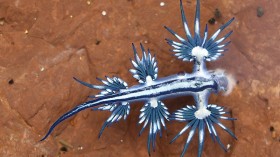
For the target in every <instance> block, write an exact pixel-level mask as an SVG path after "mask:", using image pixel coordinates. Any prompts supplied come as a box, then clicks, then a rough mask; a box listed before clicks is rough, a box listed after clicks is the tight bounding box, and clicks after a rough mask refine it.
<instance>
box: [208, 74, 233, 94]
mask: <svg viewBox="0 0 280 157" xmlns="http://www.w3.org/2000/svg"><path fill="white" fill-rule="evenodd" d="M212 78H213V79H214V80H215V82H216V83H217V84H218V91H223V92H224V95H229V94H230V93H231V91H232V90H233V88H234V86H235V85H236V81H235V79H234V78H233V76H232V75H230V74H226V73H225V72H224V70H222V69H217V70H215V71H214V72H213V73H212Z"/></svg>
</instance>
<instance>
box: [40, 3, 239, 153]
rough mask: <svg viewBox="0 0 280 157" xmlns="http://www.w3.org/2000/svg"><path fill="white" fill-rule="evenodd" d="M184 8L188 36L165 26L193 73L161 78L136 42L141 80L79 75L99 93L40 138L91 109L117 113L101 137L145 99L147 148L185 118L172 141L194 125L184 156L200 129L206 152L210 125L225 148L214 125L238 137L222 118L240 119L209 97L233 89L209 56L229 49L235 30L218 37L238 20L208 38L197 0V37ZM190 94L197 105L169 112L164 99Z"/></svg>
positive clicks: (137, 74) (142, 116) (135, 73)
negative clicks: (129, 81)
mask: <svg viewBox="0 0 280 157" xmlns="http://www.w3.org/2000/svg"><path fill="white" fill-rule="evenodd" d="M180 10H181V17H182V23H183V27H184V30H185V33H186V38H182V37H181V36H179V35H178V34H177V33H175V32H174V31H173V30H171V29H170V28H168V27H165V28H166V29H167V30H168V31H169V32H170V33H171V34H173V35H174V36H175V37H176V38H177V39H178V41H173V40H171V39H166V40H167V43H168V44H169V45H170V46H171V47H172V48H173V50H172V51H173V52H174V54H175V56H177V57H178V58H179V59H182V60H183V61H190V62H193V63H194V67H193V72H192V73H190V74H188V73H178V74H175V75H171V76H168V77H164V78H158V66H157V61H156V58H155V56H152V55H151V52H150V50H149V49H148V50H146V49H145V48H144V46H143V45H142V44H140V48H141V51H142V57H139V55H138V52H137V50H136V48H135V46H134V45H133V44H132V48H133V52H134V60H132V61H131V62H132V66H133V69H130V72H131V73H132V75H133V77H134V78H135V79H137V80H138V82H139V84H138V85H135V86H131V87H129V86H128V85H127V83H126V82H125V81H123V80H122V79H121V78H118V77H106V79H105V80H102V79H98V80H99V81H101V82H102V83H103V85H93V84H90V83H86V82H83V81H81V80H79V79H77V78H74V79H75V80H76V81H77V82H79V83H81V84H82V85H85V86H87V87H89V88H92V89H97V90H101V92H100V94H98V95H95V96H92V97H91V98H92V100H89V101H87V102H85V103H82V104H80V105H78V106H77V107H75V108H73V109H72V110H70V111H68V112H67V113H65V114H64V115H62V116H61V117H59V118H58V119H57V120H56V121H55V122H54V123H53V124H52V126H51V127H50V129H49V131H48V132H47V134H46V135H45V136H44V137H43V138H42V139H41V141H43V140H45V139H46V138H47V137H48V136H49V135H50V134H51V133H52V131H53V130H54V128H55V127H56V126H57V125H58V124H59V123H61V122H62V121H64V120H66V119H68V118H69V117H71V116H73V115H75V114H77V113H78V112H80V111H82V110H85V109H87V108H92V109H93V110H101V111H105V110H107V111H111V112H112V114H111V115H110V116H109V118H108V119H107V120H106V121H105V122H104V124H103V126H102V128H101V130H100V133H99V137H100V136H101V135H102V133H103V131H104V129H105V128H106V127H108V126H110V125H112V124H113V123H115V122H118V121H120V120H121V119H126V118H127V117H128V115H129V112H130V105H131V104H133V103H134V102H139V101H140V102H144V103H145V104H144V105H143V107H142V108H141V110H140V115H139V122H138V123H139V124H142V129H141V130H140V132H139V135H141V134H142V132H143V131H144V130H145V129H146V128H147V127H148V128H149V129H148V131H149V134H148V139H147V150H148V153H149V154H150V149H151V148H152V149H153V150H155V141H156V137H157V135H159V136H162V130H163V128H164V129H166V124H165V123H166V122H167V121H170V120H176V121H179V122H184V123H186V125H185V127H184V128H183V129H182V130H181V131H180V132H179V133H178V134H177V135H176V136H175V137H174V138H173V139H172V140H171V143H172V142H174V141H175V140H176V139H177V138H179V137H180V136H181V135H182V134H183V133H185V132H186V130H188V129H190V132H189V135H188V138H187V139H186V142H185V145H184V149H183V151H182V153H181V157H183V156H184V155H185V153H186V150H187V149H188V146H189V144H190V142H191V140H192V138H193V137H194V134H195V132H196V130H198V140H199V147H198V155H197V156H198V157H200V156H201V155H202V151H203V145H204V140H205V128H207V130H208V132H209V133H210V135H211V138H212V139H213V141H217V142H218V144H219V145H220V146H221V147H222V148H223V149H224V150H225V151H226V150H227V149H226V147H225V146H224V145H223V144H222V142H221V140H220V138H219V136H218V134H217V132H216V129H215V127H214V126H215V125H216V126H219V127H221V128H222V129H223V130H225V131H226V132H228V133H229V134H230V135H231V136H232V137H233V138H235V139H236V137H235V135H234V134H233V132H232V131H230V130H229V129H228V128H227V127H226V126H224V125H223V124H222V123H221V122H220V120H235V119H234V118H230V117H226V116H224V115H225V114H228V112H226V111H225V109H224V107H221V106H218V105H215V104H209V103H208V98H209V96H210V94H212V93H218V92H220V91H227V90H231V88H232V87H231V79H230V77H229V76H228V75H227V74H226V73H224V72H223V71H208V70H207V69H206V61H215V60H217V59H218V58H219V57H220V56H222V52H224V51H226V49H225V47H226V46H227V45H228V44H229V43H230V41H228V42H224V41H225V40H226V39H227V38H228V37H229V36H230V35H231V33H232V31H230V32H229V33H227V34H226V35H225V36H223V37H221V38H219V39H217V37H218V35H219V34H220V33H221V32H222V31H223V30H224V29H225V28H226V27H227V26H228V25H229V24H230V23H231V22H232V21H233V20H234V18H232V19H231V20H229V21H228V22H227V23H225V24H224V25H222V26H221V27H220V28H219V29H218V30H217V31H216V32H215V33H214V34H213V35H212V36H211V37H209V38H208V27H207V25H206V26H205V30H204V34H203V36H201V35H200V0H197V2H196V13H195V21H194V35H193V36H192V35H191V33H190V30H189V27H188V22H187V19H186V17H185V13H184V9H183V4H182V0H181V1H180ZM186 95H190V96H193V98H194V100H195V105H186V106H185V107H183V108H181V109H179V110H177V111H175V112H174V113H172V114H170V113H169V111H168V108H167V107H166V105H165V104H164V103H163V101H162V100H164V99H167V98H170V97H181V96H186Z"/></svg>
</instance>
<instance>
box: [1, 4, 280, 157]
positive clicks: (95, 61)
mask: <svg viewBox="0 0 280 157" xmlns="http://www.w3.org/2000/svg"><path fill="white" fill-rule="evenodd" d="M160 2H161V1H149V0H141V1H140V0H122V1H101V0H76V1H70V0H60V1H58V0H43V1H37V0H14V1H9V0H2V1H0V87H1V88H0V116H1V118H0V125H1V129H0V156H4V157H5V156H16V157H17V156H36V157H37V156H67V157H72V156H95V157H96V156H102V157H116V156H141V157H145V156H148V154H147V151H146V140H147V136H146V135H147V132H145V133H144V134H143V135H142V136H141V137H138V132H139V130H140V127H139V126H137V125H136V124H137V122H138V115H139V109H140V108H141V104H135V105H133V106H132V110H131V114H130V116H129V117H128V119H127V120H126V121H121V122H120V123H118V124H115V125H113V126H111V127H110V128H107V129H105V131H104V133H103V135H102V137H101V138H100V139H99V140H98V138H97V135H98V132H99V129H100V128H101V126H102V124H103V122H104V121H105V120H106V118H107V117H108V116H109V113H108V112H92V111H90V110H86V111H83V112H81V113H79V114H77V116H75V117H74V118H72V119H70V120H68V121H65V122H63V123H62V124H60V125H59V126H58V127H57V128H56V129H55V131H54V132H53V133H52V136H51V137H49V138H48V139H47V140H46V141H44V142H38V140H39V139H40V138H41V137H42V136H43V135H44V134H45V133H46V131H47V129H48V128H49V126H50V125H51V123H53V122H54V121H55V120H56V119H57V118H58V117H59V116H60V115H61V114H63V113H65V112H66V111H68V110H69V109H71V108H73V107H74V106H76V105H78V104H80V103H82V102H84V101H85V100H86V99H87V96H88V95H90V94H96V93H97V91H90V90H89V89H88V88H86V87H83V86H81V85H79V84H78V83H76V82H75V81H73V79H72V77H73V76H75V77H78V78H80V79H82V80H85V81H88V82H92V83H98V82H97V81H96V80H95V79H94V78H95V77H103V76H105V75H108V76H112V75H117V76H119V77H121V78H123V79H124V80H126V81H127V82H128V84H129V85H132V84H136V81H135V80H134V79H133V78H132V77H131V75H130V73H129V72H128V69H130V68H131V63H130V61H129V58H131V57H132V52H131V51H132V50H131V43H132V42H134V43H135V44H136V45H137V46H138V43H139V42H142V43H144V46H145V47H149V48H150V49H151V51H152V52H153V53H155V54H156V55H157V60H158V63H159V70H160V71H159V75H160V76H168V75H170V74H174V73H177V72H179V71H187V72H191V68H192V63H184V62H181V61H180V60H177V59H176V58H175V57H173V56H172V55H171V54H170V52H168V50H169V49H170V47H169V46H168V45H167V44H166V43H165V41H164V38H172V35H171V34H169V33H168V32H167V31H166V30H165V29H164V28H163V26H164V25H166V26H169V27H171V28H172V29H173V30H175V31H176V32H178V33H179V34H183V28H182V24H181V21H180V20H181V19H180V11H179V1H174V0H172V1H171V0H166V1H162V2H165V5H164V6H160ZM201 3H202V6H201V7H202V8H201V10H202V12H201V16H202V17H201V18H202V22H201V23H202V24H204V23H207V21H208V20H209V19H210V18H212V17H213V16H214V11H215V9H216V8H219V10H220V11H221V14H222V16H221V17H220V18H219V19H217V22H216V24H214V25H210V26H209V31H210V34H211V33H213V32H214V31H215V30H216V29H217V28H218V27H219V26H220V25H221V24H222V23H224V22H226V21H227V20H228V19H230V18H231V17H233V16H234V17H236V20H235V21H234V23H233V24H232V25H231V29H233V30H234V34H233V35H232V36H231V40H232V44H231V45H230V46H229V52H227V53H226V54H225V56H224V57H222V58H221V59H220V60H218V61H216V62H211V63H209V64H208V68H209V69H216V68H223V69H226V71H228V72H229V73H231V74H233V75H234V77H235V78H236V79H237V80H238V84H237V86H236V87H235V89H234V90H233V92H232V93H231V94H230V95H229V96H227V97H223V96H222V95H218V96H213V97H212V98H211V100H210V102H211V103H215V104H219V105H223V106H227V107H228V108H230V109H231V110H232V114H233V117H235V118H237V119H238V120H237V121H235V122H234V124H232V123H226V125H227V126H229V127H230V128H231V129H232V130H234V132H235V134H236V136H237V137H238V140H237V141H234V140H233V139H232V138H231V137H229V135H228V134H227V133H226V132H223V131H221V130H219V132H220V136H221V138H222V141H223V143H224V144H230V146H231V148H230V152H229V153H224V152H223V151H222V150H221V149H220V148H219V145H218V144H217V143H213V142H212V141H211V140H210V137H209V135H207V136H206V143H205V147H204V152H203V156H204V157H213V156H215V157H220V156H221V157H222V156H232V157H241V156H242V157H251V156H255V157H278V156H280V149H279V148H280V141H279V140H280V104H279V100H280V99H279V98H280V81H279V78H280V64H279V63H280V53H279V52H278V50H279V49H280V45H279V41H280V34H279V30H280V21H279V19H280V15H279V14H278V8H279V7H280V2H279V1H278V0H270V1H254V0H247V1H243V0H227V1H217V0H203V1H202V2H201ZM184 6H185V7H187V9H186V14H187V18H188V20H189V21H190V23H191V21H193V18H194V9H195V8H194V6H195V2H194V0H187V1H186V2H184ZM259 6H261V7H262V8H263V10H264V15H263V16H261V17H258V16H257V8H258V7H259ZM102 11H106V15H105V16H103V15H102ZM228 30H229V29H228ZM166 65H168V66H166ZM12 80H13V81H12ZM166 104H167V106H168V107H169V108H170V110H171V112H172V111H174V110H176V109H178V108H180V107H182V106H184V105H186V104H192V98H191V97H187V98H180V99H176V100H174V99H173V100H168V101H166ZM182 127H183V124H182V123H177V122H174V123H169V124H168V130H167V131H165V132H164V134H163V135H164V136H163V137H162V138H161V139H159V138H158V139H157V147H156V152H155V153H152V156H154V157H162V156H166V157H171V156H172V157H173V156H174V157H176V156H179V155H180V153H181V151H182V147H183V144H184V141H185V138H186V137H187V135H184V136H182V137H181V138H179V139H178V140H177V141H176V142H175V143H173V144H171V145H170V144H169V141H170V140H171V139H172V138H173V137H174V135H175V134H176V133H177V132H178V131H179V130H180V129H182ZM63 146H64V147H65V148H64V147H63ZM66 149H67V150H66ZM196 154H197V139H194V140H193V142H192V144H191V145H190V147H189V150H188V151H187V155H189V156H196ZM187 155H186V156H187Z"/></svg>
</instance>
